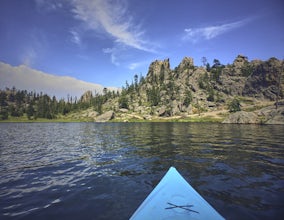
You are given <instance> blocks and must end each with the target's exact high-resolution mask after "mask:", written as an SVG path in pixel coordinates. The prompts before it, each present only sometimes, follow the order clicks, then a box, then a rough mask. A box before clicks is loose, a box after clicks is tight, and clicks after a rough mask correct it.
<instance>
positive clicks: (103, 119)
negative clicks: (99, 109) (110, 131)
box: [96, 111, 115, 122]
mask: <svg viewBox="0 0 284 220" xmlns="http://www.w3.org/2000/svg"><path fill="white" fill-rule="evenodd" d="M114 116H115V114H114V111H107V112H105V113H103V114H101V115H99V116H98V117H97V118H96V122H106V121H110V120H111V119H113V118H114Z"/></svg>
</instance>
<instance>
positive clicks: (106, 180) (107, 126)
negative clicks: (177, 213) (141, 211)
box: [0, 123, 284, 220]
mask: <svg viewBox="0 0 284 220" xmlns="http://www.w3.org/2000/svg"><path fill="white" fill-rule="evenodd" d="M170 166H175V167H176V168H177V169H178V171H179V172H180V173H181V174H182V175H183V176H184V177H185V179H186V180H187V181H188V182H189V183H190V184H191V185H192V186H193V187H194V188H195V189H196V190H197V191H198V192H199V193H200V194H201V195H202V196H203V197H204V198H205V199H206V200H207V201H208V202H209V203H210V204H211V205H212V206H213V207H214V208H215V209H216V210H217V211H218V212H219V213H220V214H221V215H223V216H224V217H225V218H226V219H283V216H284V126H259V125H223V124H206V123H0V219H69V220H70V219H128V218H129V217H130V216H131V214H132V213H133V212H134V211H135V210H136V208H137V207H138V206H139V204H140V203H141V202H142V201H143V200H144V199H145V198H146V196H147V195H148V194H149V193H150V192H151V191H152V189H153V188H154V187H155V186H156V184H157V183H158V182H159V180H160V179H161V178H162V177H163V175H164V174H165V173H166V171H167V170H168V169H169V167H170Z"/></svg>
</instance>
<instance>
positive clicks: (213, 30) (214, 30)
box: [183, 20, 247, 43]
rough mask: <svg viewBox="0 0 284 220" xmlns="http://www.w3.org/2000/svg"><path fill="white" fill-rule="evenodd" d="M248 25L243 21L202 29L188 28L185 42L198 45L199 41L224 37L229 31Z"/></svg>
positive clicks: (184, 38)
mask: <svg viewBox="0 0 284 220" xmlns="http://www.w3.org/2000/svg"><path fill="white" fill-rule="evenodd" d="M246 23H247V20H241V21H237V22H232V23H227V24H222V25H215V26H207V27H202V28H187V29H185V30H184V31H185V35H184V37H183V40H189V41H191V42H193V43H196V42H197V41H199V40H203V39H205V40H210V39H213V38H215V37H217V36H219V35H222V34H224V33H226V32H228V31H231V30H233V29H236V28H239V27H241V26H243V25H245V24H246Z"/></svg>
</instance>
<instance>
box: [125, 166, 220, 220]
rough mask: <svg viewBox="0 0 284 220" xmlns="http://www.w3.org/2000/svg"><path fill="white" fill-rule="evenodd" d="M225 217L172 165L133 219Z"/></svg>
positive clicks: (217, 219) (213, 218) (131, 219)
mask: <svg viewBox="0 0 284 220" xmlns="http://www.w3.org/2000/svg"><path fill="white" fill-rule="evenodd" d="M139 219H143V220H145V219H197V220H198V219H202V220H203V219H204V220H205V219H206V220H207V219H212V220H215V219H216V220H219V219H220V220H221V219H224V218H223V217H222V216H221V215H220V214H219V213H218V212H217V211H216V210H215V209H214V208H213V207H212V206H211V205H210V204H209V203H208V202H206V201H205V199H203V198H202V197H201V195H199V194H198V192H196V191H195V190H194V189H193V188H192V186H191V185H190V184H189V183H188V182H187V181H186V180H185V179H184V178H183V177H182V176H181V175H180V174H179V172H178V171H177V170H176V169H175V168H174V167H171V168H170V169H169V171H168V172H167V173H166V175H165V176H164V177H163V178H162V180H161V181H160V182H159V184H158V185H157V186H156V187H155V188H154V190H153V191H152V192H151V193H150V195H148V197H147V198H146V199H145V200H144V202H143V203H142V204H141V205H140V206H139V208H138V209H137V210H136V211H135V213H134V214H133V215H132V216H131V218H130V220H139Z"/></svg>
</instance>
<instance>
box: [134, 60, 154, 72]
mask: <svg viewBox="0 0 284 220" xmlns="http://www.w3.org/2000/svg"><path fill="white" fill-rule="evenodd" d="M149 62H151V61H149ZM149 62H148V61H147V62H146V61H141V62H133V63H130V64H129V65H128V69H130V70H135V69H137V68H139V67H141V66H145V65H146V66H148V65H149Z"/></svg>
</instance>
